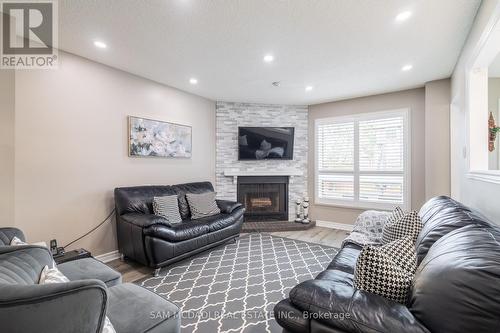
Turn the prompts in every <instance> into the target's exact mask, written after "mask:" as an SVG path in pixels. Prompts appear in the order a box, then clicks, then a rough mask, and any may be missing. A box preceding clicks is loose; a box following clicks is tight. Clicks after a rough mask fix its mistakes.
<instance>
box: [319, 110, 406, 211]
mask: <svg viewBox="0 0 500 333" xmlns="http://www.w3.org/2000/svg"><path fill="white" fill-rule="evenodd" d="M394 116H397V117H400V116H402V117H403V204H398V203H380V202H374V201H367V200H360V199H359V191H360V187H359V179H360V176H362V175H377V174H378V175H382V174H387V175H401V172H391V171H360V170H359V168H360V166H359V122H360V121H365V120H375V119H383V118H390V117H394ZM335 122H354V155H353V156H354V160H353V162H354V169H353V171H352V172H350V171H348V172H342V171H333V172H325V171H320V170H319V154H318V150H319V144H318V141H319V136H318V132H319V131H318V126H319V125H321V124H331V123H335ZM411 137H412V135H411V123H410V108H400V109H393V110H386V111H377V112H369V113H359V114H352V115H346V116H336V117H327V118H318V119H316V120H315V121H314V156H315V157H314V163H315V165H314V204H316V205H324V206H333V207H345V208H356V209H380V210H392V209H394V208H395V207H396V206H402V207H403V209H405V210H409V209H410V208H411V174H412V172H411V162H412V158H411V156H412V152H411ZM325 174H338V175H342V174H344V175H353V176H354V199H353V200H350V199H324V198H320V197H319V186H318V180H319V176H320V175H325Z"/></svg>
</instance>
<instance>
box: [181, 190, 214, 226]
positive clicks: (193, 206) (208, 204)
mask: <svg viewBox="0 0 500 333" xmlns="http://www.w3.org/2000/svg"><path fill="white" fill-rule="evenodd" d="M216 195H217V193H215V192H205V193H186V199H187V201H188V204H189V210H190V211H191V219H193V220H196V219H201V218H203V217H208V216H213V215H217V214H220V209H219V206H217V203H216V202H215V196H216Z"/></svg>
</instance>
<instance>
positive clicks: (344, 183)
mask: <svg viewBox="0 0 500 333" xmlns="http://www.w3.org/2000/svg"><path fill="white" fill-rule="evenodd" d="M318 195H319V197H320V198H321V199H349V200H353V199H354V176H353V175H319V176H318Z"/></svg>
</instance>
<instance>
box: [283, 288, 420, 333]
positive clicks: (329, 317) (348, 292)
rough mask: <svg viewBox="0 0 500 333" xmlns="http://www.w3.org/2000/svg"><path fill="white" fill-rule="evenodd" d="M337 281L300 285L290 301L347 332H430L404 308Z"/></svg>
mask: <svg viewBox="0 0 500 333" xmlns="http://www.w3.org/2000/svg"><path fill="white" fill-rule="evenodd" d="M338 282H341V281H331V280H308V281H305V282H302V283H301V284H299V285H297V286H296V287H295V288H293V289H292V290H291V291H290V299H291V301H292V303H293V304H294V305H295V306H297V307H298V308H299V309H301V310H303V311H307V312H309V313H314V314H317V315H318V320H319V321H321V322H323V323H325V324H327V325H329V326H333V327H336V328H339V329H342V330H344V331H347V332H370V333H371V332H405V333H429V330H427V328H426V327H425V326H423V325H422V324H421V323H420V322H419V321H418V320H417V319H416V318H415V317H414V316H413V314H412V313H411V312H410V310H409V309H408V308H407V307H406V306H405V305H403V304H399V303H396V302H393V301H391V300H388V299H386V298H384V297H382V296H378V295H375V294H372V293H368V292H365V291H363V290H358V289H355V288H353V287H352V285H350V284H348V283H338ZM340 317H342V318H343V319H342V320H340V319H338V318H340Z"/></svg>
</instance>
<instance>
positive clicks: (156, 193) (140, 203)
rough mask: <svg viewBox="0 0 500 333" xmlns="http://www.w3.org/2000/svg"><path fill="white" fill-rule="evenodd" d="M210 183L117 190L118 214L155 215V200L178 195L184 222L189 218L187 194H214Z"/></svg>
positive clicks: (122, 188) (135, 187)
mask: <svg viewBox="0 0 500 333" xmlns="http://www.w3.org/2000/svg"><path fill="white" fill-rule="evenodd" d="M213 191H214V189H213V186H212V184H211V183H210V182H201V183H188V184H180V185H173V186H168V185H167V186H163V185H157V186H134V187H121V188H116V189H115V203H116V213H117V214H118V215H123V214H127V213H142V214H153V213H154V212H153V198H154V197H163V196H168V195H173V194H177V195H178V196H179V212H180V214H181V217H182V219H183V220H185V219H187V218H189V215H190V214H189V206H188V204H187V201H186V195H185V194H186V192H189V193H203V192H213Z"/></svg>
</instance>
